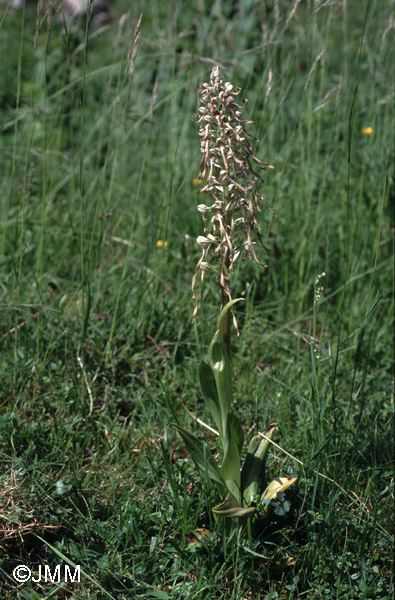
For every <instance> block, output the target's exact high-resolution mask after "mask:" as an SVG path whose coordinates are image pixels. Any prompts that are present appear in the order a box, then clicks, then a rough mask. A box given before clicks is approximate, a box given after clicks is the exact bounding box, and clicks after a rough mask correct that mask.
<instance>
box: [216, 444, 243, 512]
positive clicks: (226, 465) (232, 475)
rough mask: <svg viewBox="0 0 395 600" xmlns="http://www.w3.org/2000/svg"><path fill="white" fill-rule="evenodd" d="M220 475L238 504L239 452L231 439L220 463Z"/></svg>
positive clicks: (239, 497)
mask: <svg viewBox="0 0 395 600" xmlns="http://www.w3.org/2000/svg"><path fill="white" fill-rule="evenodd" d="M221 477H222V479H223V480H224V482H225V485H226V488H227V490H228V491H229V492H230V493H231V494H232V495H233V496H234V497H235V498H236V500H237V502H238V504H241V493H240V454H239V450H238V448H237V445H236V444H235V442H234V441H231V442H230V443H229V445H228V447H227V449H226V453H225V456H224V460H223V462H222V465H221Z"/></svg>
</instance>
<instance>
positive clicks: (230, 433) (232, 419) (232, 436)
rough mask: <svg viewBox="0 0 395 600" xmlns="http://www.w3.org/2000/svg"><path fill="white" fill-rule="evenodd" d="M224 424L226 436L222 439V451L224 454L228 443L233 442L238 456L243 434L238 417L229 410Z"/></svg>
mask: <svg viewBox="0 0 395 600" xmlns="http://www.w3.org/2000/svg"><path fill="white" fill-rule="evenodd" d="M226 422H227V428H226V435H225V439H224V451H225V452H226V449H227V447H228V445H229V443H230V442H234V443H235V444H236V446H237V449H238V451H239V454H240V452H241V449H242V447H243V442H244V433H243V429H242V427H241V424H240V421H239V419H238V417H236V415H235V414H234V413H233V412H232V411H231V410H230V411H229V412H228V414H227V420H226ZM239 469H240V465H239Z"/></svg>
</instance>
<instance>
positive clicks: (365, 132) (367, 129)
mask: <svg viewBox="0 0 395 600" xmlns="http://www.w3.org/2000/svg"><path fill="white" fill-rule="evenodd" d="M362 133H363V135H372V133H373V129H372V127H364V128H363V129H362Z"/></svg>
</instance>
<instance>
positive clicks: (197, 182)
mask: <svg viewBox="0 0 395 600" xmlns="http://www.w3.org/2000/svg"><path fill="white" fill-rule="evenodd" d="M202 181H203V180H202V179H199V177H196V179H192V185H200V184H201V183H202Z"/></svg>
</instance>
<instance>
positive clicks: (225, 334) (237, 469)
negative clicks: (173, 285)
mask: <svg viewBox="0 0 395 600" xmlns="http://www.w3.org/2000/svg"><path fill="white" fill-rule="evenodd" d="M240 92H241V90H240V88H235V87H234V86H233V85H232V84H231V83H229V82H225V83H224V79H223V77H222V76H221V74H220V72H219V68H218V67H214V69H213V70H212V72H211V76H210V82H209V83H203V85H202V88H201V90H200V97H201V102H202V106H201V107H200V108H199V111H198V114H197V115H196V116H195V121H196V122H197V123H199V125H200V129H199V136H200V138H201V142H200V145H201V152H202V154H203V156H202V161H201V166H200V173H199V180H201V181H202V182H203V183H204V185H203V187H202V188H201V189H200V190H199V192H200V193H207V194H208V195H209V196H211V199H212V203H211V204H210V205H208V204H199V205H198V207H197V208H198V211H199V213H200V214H201V215H202V217H203V221H204V234H203V235H200V236H199V237H198V238H197V243H198V245H199V246H200V248H201V257H200V259H199V261H198V263H197V265H196V270H195V274H194V276H193V280H192V291H193V296H194V298H195V299H196V305H195V310H194V314H193V318H194V319H195V318H196V317H197V315H198V308H199V302H200V300H201V298H202V292H203V286H204V280H205V277H206V275H207V274H208V273H218V274H219V280H220V287H221V298H222V310H221V314H220V316H219V320H218V329H217V331H216V333H215V334H214V337H213V339H212V341H211V344H210V346H209V349H208V355H207V360H203V361H202V362H201V363H200V368H199V377H200V384H201V388H202V392H203V396H204V399H205V401H206V404H207V407H208V409H209V410H210V412H211V415H212V418H213V420H214V423H215V425H216V427H217V430H218V431H217V432H216V433H217V434H218V436H219V440H220V444H221V447H222V453H223V458H222V464H221V466H218V465H217V463H216V461H215V459H214V457H213V456H212V454H211V453H210V452H209V450H208V449H207V447H206V445H205V443H204V442H202V441H201V440H199V439H198V438H196V437H195V436H194V435H192V434H191V433H189V432H187V431H186V430H185V429H183V428H182V427H180V426H179V425H175V427H176V429H177V431H178V432H179V434H180V435H181V437H182V439H183V441H184V443H185V445H186V447H187V449H188V451H189V453H190V455H191V457H192V459H193V461H194V462H195V464H196V466H197V467H198V468H199V469H200V471H202V472H204V473H207V475H208V477H209V478H210V479H211V480H212V481H213V482H214V484H215V485H216V487H217V489H218V492H219V493H220V495H221V497H222V498H223V501H222V502H221V503H220V504H219V505H218V506H216V507H215V508H213V512H214V513H215V514H216V515H218V516H220V517H227V518H237V519H239V520H242V521H245V520H246V519H247V518H250V517H252V516H253V515H254V514H255V513H256V512H257V508H258V506H259V507H260V510H261V512H263V513H264V514H268V512H269V507H270V502H271V500H273V499H274V498H276V496H277V494H278V493H280V492H283V491H285V490H286V489H287V488H288V487H289V486H290V485H292V484H293V483H294V482H295V481H296V479H295V478H288V477H278V478H275V479H273V481H271V482H270V483H267V481H265V462H266V456H267V452H268V449H269V446H270V444H271V439H272V436H273V435H274V431H275V427H276V424H272V425H270V426H269V427H268V428H267V429H266V431H265V432H263V433H259V434H258V435H255V436H254V437H253V438H252V439H251V440H250V442H249V445H248V449H247V455H246V458H245V460H244V464H243V466H242V465H241V453H242V447H243V442H244V434H243V430H242V427H241V424H240V421H239V419H238V417H237V416H236V415H235V413H234V412H233V410H232V376H231V353H230V339H231V316H232V320H233V325H234V328H235V330H236V332H237V335H239V329H238V323H237V319H236V316H235V314H234V306H235V304H236V303H237V302H239V301H241V300H243V299H242V298H237V299H233V298H232V292H231V275H232V272H233V270H234V266H235V263H236V261H237V259H238V258H239V257H240V256H244V257H245V258H250V259H251V257H252V258H253V259H254V260H255V261H256V262H257V263H259V264H261V263H260V261H259V259H258V256H257V252H256V247H257V243H260V244H261V245H263V244H262V236H261V228H260V225H259V223H258V219H257V213H258V212H259V211H260V210H261V207H262V201H263V197H262V196H260V194H259V192H258V182H259V181H260V180H261V181H263V179H262V176H261V174H260V172H259V171H261V172H262V171H264V170H266V169H268V168H273V167H272V166H271V165H268V164H265V163H263V162H262V161H261V160H260V159H259V158H257V157H256V156H255V155H254V152H253V149H252V146H251V142H250V139H252V140H255V141H258V140H256V139H255V138H253V136H251V134H250V133H249V132H248V131H247V129H246V125H248V124H251V123H252V121H248V120H243V119H242V113H241V110H242V107H241V106H240V104H238V102H237V96H239V94H240ZM243 104H244V106H246V105H247V100H243ZM214 261H215V262H216V263H218V267H217V266H216V265H214V264H213V262H214ZM199 274H200V281H201V286H200V293H199V294H198V296H197V297H196V287H197V281H198V275H199Z"/></svg>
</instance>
